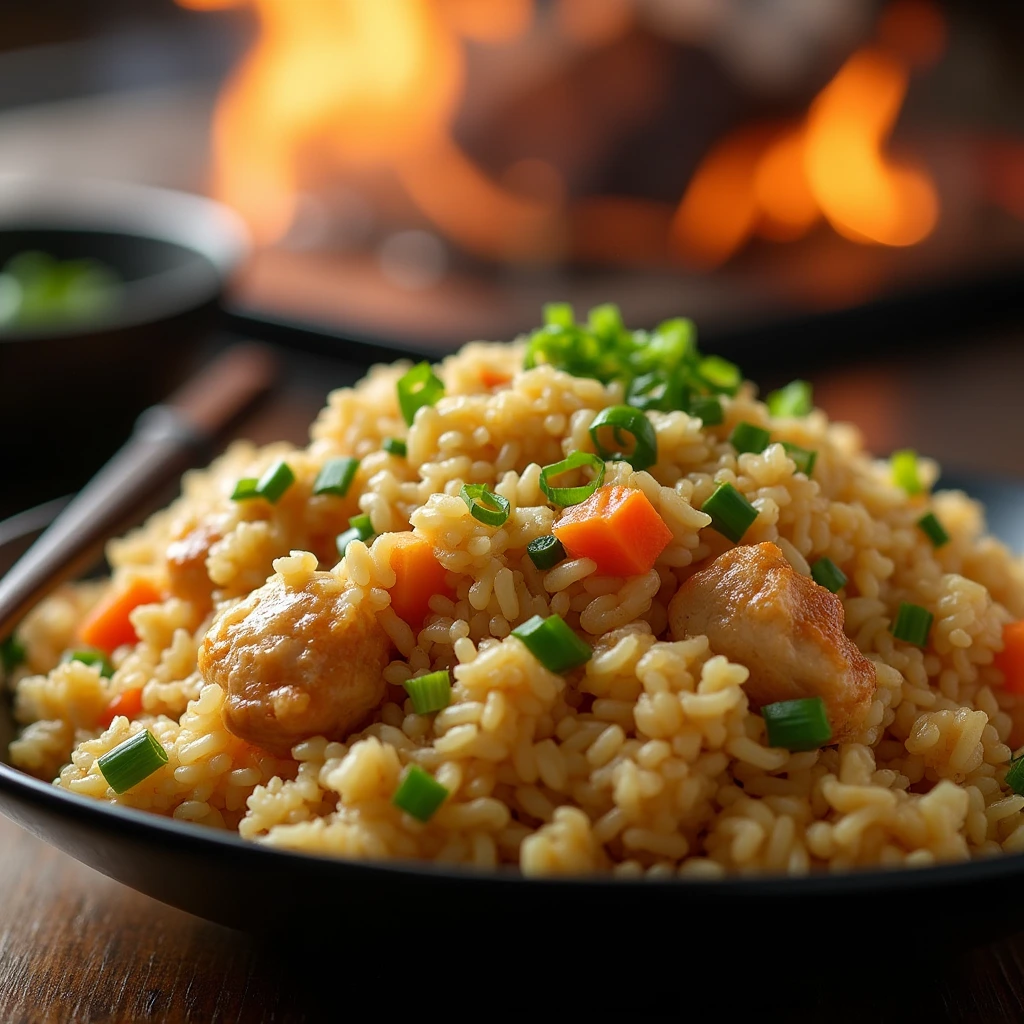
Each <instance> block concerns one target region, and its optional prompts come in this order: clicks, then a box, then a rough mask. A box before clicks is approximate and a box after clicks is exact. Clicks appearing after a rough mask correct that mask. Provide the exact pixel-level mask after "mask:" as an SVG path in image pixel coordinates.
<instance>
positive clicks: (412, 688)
mask: <svg viewBox="0 0 1024 1024" xmlns="http://www.w3.org/2000/svg"><path fill="white" fill-rule="evenodd" d="M402 685H403V686H404V687H405V692H406V693H408V694H409V699H410V700H411V701H412V707H413V711H415V712H416V714H417V715H429V714H430V713H431V712H432V711H440V710H441V708H446V707H448V705H449V704H450V703H451V702H452V684H451V680H450V679H449V678H448V670H447V669H441V670H440V671H439V672H428V673H427V674H426V675H425V676H417V677H416V678H415V679H406V681H405V682H404V683H403V684H402Z"/></svg>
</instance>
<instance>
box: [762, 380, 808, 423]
mask: <svg viewBox="0 0 1024 1024" xmlns="http://www.w3.org/2000/svg"><path fill="white" fill-rule="evenodd" d="M812 394H813V392H812V390H811V385H810V384H808V383H807V381H805V380H792V381H790V382H789V383H788V384H787V385H786V386H785V387H784V388H779V390H778V391H773V392H772V393H771V394H770V395H769V396H768V397H767V398H766V399H765V402H766V403H767V405H768V411H769V412H770V413H771V414H772V415H773V416H806V415H807V414H808V413H809V412H810V411H811V410H812V409H813V408H814V402H813V401H812V399H811V396H812Z"/></svg>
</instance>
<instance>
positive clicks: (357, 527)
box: [334, 514, 373, 558]
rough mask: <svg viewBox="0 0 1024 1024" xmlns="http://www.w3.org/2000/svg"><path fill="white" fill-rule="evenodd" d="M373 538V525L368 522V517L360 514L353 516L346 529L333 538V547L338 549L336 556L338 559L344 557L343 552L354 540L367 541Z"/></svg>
mask: <svg viewBox="0 0 1024 1024" xmlns="http://www.w3.org/2000/svg"><path fill="white" fill-rule="evenodd" d="M372 536H373V523H371V522H370V517H369V516H368V515H363V514H360V515H358V516H353V517H352V518H351V519H350V520H349V521H348V529H347V530H346V531H345V532H344V533H339V534H338V536H337V537H336V538H335V541H334V543H335V545H336V546H337V548H338V556H339V557H340V558H344V557H345V552H346V551H347V550H348V546H349V544H351V543H352V541H354V540H363V541H366V540H369V539H370V538H371V537H372Z"/></svg>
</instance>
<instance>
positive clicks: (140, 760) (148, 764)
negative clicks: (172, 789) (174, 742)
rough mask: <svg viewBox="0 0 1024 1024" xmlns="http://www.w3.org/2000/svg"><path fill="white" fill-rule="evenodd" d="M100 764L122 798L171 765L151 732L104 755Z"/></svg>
mask: <svg viewBox="0 0 1024 1024" xmlns="http://www.w3.org/2000/svg"><path fill="white" fill-rule="evenodd" d="M96 763H97V764H98V765H99V769H100V772H101V773H102V775H103V778H104V779H106V780H107V785H108V786H109V787H110V788H111V789H112V790H113V791H114V792H115V793H117V795H118V796H120V795H121V794H122V793H127V792H128V790H129V789H131V788H132V787H133V786H137V785H138V784H139V783H140V782H142V781H143V779H148V778H149V777H150V775H152V774H153V772H155V771H157V770H159V769H160V768H162V767H163V766H164V765H165V764H167V751H166V750H164V748H163V747H162V746H161V745H160V741H159V740H158V739H157V738H156V737H155V736H154V735H153V734H152V733H151V732H150V731H149V730H148V729H143V730H142V732H137V733H136V734H135V735H134V736H129V737H128V739H126V740H125V741H124V742H123V743H119V744H118V745H117V746H116V747H114V749H113V750H108V751H107V752H106V753H105V754H101V755H100V756H99V758H97V761H96Z"/></svg>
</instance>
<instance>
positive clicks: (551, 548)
mask: <svg viewBox="0 0 1024 1024" xmlns="http://www.w3.org/2000/svg"><path fill="white" fill-rule="evenodd" d="M526 553H527V554H528V555H529V556H530V561H531V562H533V564H534V565H535V566H537V568H538V569H540V570H541V571H542V572H544V571H546V570H548V569H553V568H554V567H555V566H556V565H558V563H559V562H561V561H563V560H564V559H565V548H564V547H563V546H562V542H561V541H560V540H559V539H558V538H557V537H555V536H554V535H552V534H549V535H548V536H547V537H538V538H537V539H536V540H531V541H530V543H529V544H527V545H526Z"/></svg>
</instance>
